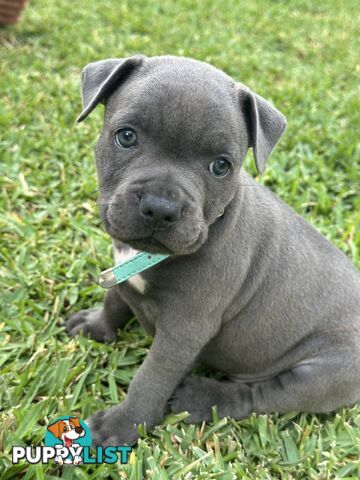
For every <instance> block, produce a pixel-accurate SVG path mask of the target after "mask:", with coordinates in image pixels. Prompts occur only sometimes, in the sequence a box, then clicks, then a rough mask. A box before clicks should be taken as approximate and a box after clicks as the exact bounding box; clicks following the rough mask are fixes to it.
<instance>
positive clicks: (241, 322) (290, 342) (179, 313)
mask: <svg viewBox="0 0 360 480" xmlns="http://www.w3.org/2000/svg"><path fill="white" fill-rule="evenodd" d="M82 98H83V107H84V108H83V111H82V113H81V115H80V117H79V119H78V120H79V121H82V120H84V119H85V118H86V117H87V116H88V115H89V114H90V113H91V111H92V110H93V109H94V108H95V107H96V106H97V105H98V104H99V103H103V104H104V105H105V107H106V109H105V119H104V126H103V130H102V132H101V135H100V138H99V141H98V144H97V147H96V166H97V171H98V177H99V188H100V198H99V201H100V212H101V217H102V221H103V224H104V227H105V229H106V231H107V232H108V233H109V235H110V236H111V237H112V239H113V245H114V252H115V257H116V258H117V259H119V258H120V257H122V258H125V257H126V256H127V255H128V254H129V253H131V252H130V249H133V251H134V250H135V251H137V250H141V251H146V252H152V253H165V254H169V257H168V258H167V259H166V260H164V261H163V262H161V263H159V264H158V265H156V266H154V267H153V268H150V269H148V270H146V271H145V272H143V273H141V274H140V275H138V276H137V277H135V278H132V279H131V280H129V281H127V282H124V283H122V284H120V285H118V286H116V287H113V288H112V289H110V290H109V292H108V293H107V295H106V298H105V304H104V307H103V308H101V309H99V310H88V311H81V312H79V313H76V314H75V315H73V316H72V317H71V318H70V319H69V321H68V322H67V330H68V332H69V333H70V335H71V336H74V335H76V334H77V333H79V332H82V333H83V334H85V335H88V336H90V337H92V338H94V339H95V340H98V341H105V342H109V341H112V340H114V339H115V337H116V331H117V329H118V328H121V327H122V326H123V325H124V324H125V323H126V322H127V320H128V319H129V318H130V317H131V316H133V315H136V317H137V319H138V320H139V321H140V323H141V324H142V325H143V326H144V328H145V329H146V331H147V332H148V333H149V334H151V335H153V336H154V341H153V344H152V347H151V349H150V351H149V353H148V355H147V357H146V359H145V361H144V363H143V364H142V366H141V367H140V369H139V370H138V372H137V374H136V375H135V378H134V379H133V380H132V382H131V384H130V387H129V390H128V394H127V398H126V400H125V401H124V402H123V403H122V404H121V405H118V406H115V407H112V408H110V409H109V410H106V411H104V412H97V413H95V414H94V415H93V416H92V417H91V418H90V419H89V424H90V427H91V430H92V434H93V439H94V443H95V444H99V445H122V444H124V443H125V444H126V443H128V444H129V443H133V442H135V441H136V439H137V430H136V425H137V424H140V423H144V422H146V424H147V427H148V428H152V427H153V426H154V425H156V424H158V423H159V422H160V421H161V419H162V417H163V415H164V412H165V411H166V408H167V407H168V406H170V407H171V409H172V410H173V411H174V412H180V411H184V410H187V411H189V412H190V414H191V415H190V417H189V418H188V419H187V421H189V422H201V421H204V420H209V419H210V418H211V407H212V406H213V405H216V406H217V410H218V414H219V416H221V417H222V416H231V417H234V418H235V419H241V418H243V417H246V416H248V415H249V414H250V413H251V412H256V413H266V412H275V411H277V412H288V411H294V410H295V411H308V412H329V411H332V410H334V409H336V408H338V407H340V406H343V405H350V404H353V403H354V402H356V401H357V400H358V399H359V398H360V310H359V306H360V281H359V274H358V272H357V271H356V270H355V268H354V267H353V265H352V264H351V263H350V261H349V260H348V259H347V258H346V256H345V255H344V254H343V253H342V252H340V251H339V250H338V249H336V248H335V247H334V246H333V245H331V244H330V243H329V242H328V241H327V240H326V239H325V238H324V237H323V236H322V235H320V234H319V233H318V232H317V231H316V230H314V229H313V228H312V227H311V226H310V225H309V224H308V223H306V221H305V220H303V219H302V218H301V217H300V216H299V215H297V214H296V213H295V212H294V211H292V210H291V209H290V208H289V207H288V206H286V205H285V204H284V203H283V202H282V201H281V200H280V199H278V198H277V197H276V196H275V195H274V194H273V193H272V192H270V191H269V190H268V189H267V188H265V187H263V186H260V185H258V184H256V183H255V181H254V180H252V179H251V178H250V177H249V176H248V175H247V174H246V173H245V172H244V171H243V169H242V168H241V167H242V163H243V160H244V157H245V154H246V152H247V150H248V149H249V148H252V150H253V153H254V157H255V163H256V167H257V169H258V171H259V172H262V171H263V170H264V168H265V163H266V160H267V159H268V157H269V155H270V153H271V151H272V150H273V149H274V147H275V145H276V143H277V142H278V140H279V139H280V137H281V135H282V134H283V132H284V130H285V126H286V122H285V118H284V116H283V115H282V114H281V113H280V112H279V111H278V110H277V109H276V108H274V107H273V106H272V105H270V104H269V103H268V102H267V101H266V100H264V99H263V98H262V97H260V96H259V95H257V94H255V93H253V92H252V91H251V90H249V89H248V88H247V87H245V86H244V85H242V84H240V83H237V82H235V81H233V80H232V79H231V78H229V77H228V76H227V75H226V74H224V73H222V72H221V71H219V70H217V69H216V68H214V67H212V66H210V65H208V64H205V63H202V62H199V61H195V60H192V59H187V58H178V57H171V56H163V57H161V56H160V57H153V58H146V57H144V56H134V57H131V58H126V59H108V60H104V61H99V62H95V63H91V64H89V65H88V66H87V67H85V69H84V70H83V75H82ZM133 251H132V253H134V252H133ZM196 362H202V363H203V364H206V365H208V366H210V367H212V368H214V369H216V370H219V371H221V372H223V373H224V374H225V375H226V380H225V381H219V380H215V379H213V378H207V377H201V376H191V375H189V372H190V371H191V368H192V367H193V366H194V364H195V363H196Z"/></svg>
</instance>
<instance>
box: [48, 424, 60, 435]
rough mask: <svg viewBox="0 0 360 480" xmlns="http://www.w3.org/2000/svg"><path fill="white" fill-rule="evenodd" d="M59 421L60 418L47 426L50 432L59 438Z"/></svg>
mask: <svg viewBox="0 0 360 480" xmlns="http://www.w3.org/2000/svg"><path fill="white" fill-rule="evenodd" d="M60 422H61V420H59V421H58V422H56V423H53V424H52V425H49V426H48V427H47V429H48V430H49V432H51V433H52V434H53V435H54V437H56V438H60Z"/></svg>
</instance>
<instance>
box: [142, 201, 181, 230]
mask: <svg viewBox="0 0 360 480" xmlns="http://www.w3.org/2000/svg"><path fill="white" fill-rule="evenodd" d="M140 213H141V215H142V216H143V218H144V221H145V223H146V224H147V225H149V226H150V227H153V228H155V229H156V230H166V229H167V228H169V227H170V226H171V225H173V224H174V223H175V222H177V221H178V220H179V219H180V216H181V205H179V204H178V203H177V202H173V201H171V200H168V199H167V198H164V197H158V196H157V195H151V194H145V195H144V196H143V197H142V199H141V202H140Z"/></svg>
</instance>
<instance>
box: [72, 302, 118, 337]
mask: <svg viewBox="0 0 360 480" xmlns="http://www.w3.org/2000/svg"><path fill="white" fill-rule="evenodd" d="M65 327H66V330H67V332H68V334H69V335H70V336H71V337H75V335H77V334H79V333H81V334H82V335H84V336H85V337H90V338H92V339H93V340H96V341H97V342H104V343H110V342H113V341H114V340H115V339H116V329H115V330H114V329H112V328H111V327H110V326H109V325H108V324H107V323H106V322H105V321H104V319H103V310H102V309H98V310H81V311H80V312H77V313H74V314H73V315H71V317H70V318H69V319H68V321H67V322H66V325H65Z"/></svg>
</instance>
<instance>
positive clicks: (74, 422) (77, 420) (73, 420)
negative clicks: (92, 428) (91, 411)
mask: <svg viewBox="0 0 360 480" xmlns="http://www.w3.org/2000/svg"><path fill="white" fill-rule="evenodd" d="M69 420H71V423H73V424H74V425H75V427H81V425H80V419H79V418H77V417H70V418H69Z"/></svg>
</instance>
